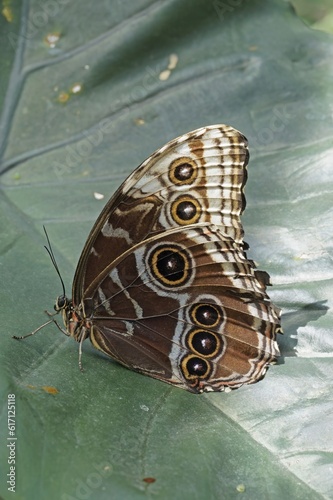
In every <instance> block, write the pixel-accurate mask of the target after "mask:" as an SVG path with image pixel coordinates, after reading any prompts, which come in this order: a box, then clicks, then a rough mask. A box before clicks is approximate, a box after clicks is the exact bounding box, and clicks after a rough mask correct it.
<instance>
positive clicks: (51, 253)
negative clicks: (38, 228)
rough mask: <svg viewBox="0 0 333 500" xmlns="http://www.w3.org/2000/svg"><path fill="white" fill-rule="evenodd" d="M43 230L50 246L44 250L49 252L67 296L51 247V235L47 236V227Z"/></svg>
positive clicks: (64, 293)
mask: <svg viewBox="0 0 333 500" xmlns="http://www.w3.org/2000/svg"><path fill="white" fill-rule="evenodd" d="M43 229H44V233H45V236H46V240H47V244H48V247H47V246H46V245H44V248H45V250H46V251H47V253H48V254H49V256H50V259H51V262H52V264H53V266H54V269H55V270H56V272H57V274H58V276H59V279H60V283H61V286H62V291H63V295H64V296H66V291H65V284H64V282H63V279H62V277H61V274H60V271H59V267H58V264H57V261H56V258H55V256H54V253H53V250H52V246H51V242H50V238H49V235H48V234H47V231H46V227H45V226H43Z"/></svg>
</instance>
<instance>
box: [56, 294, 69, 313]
mask: <svg viewBox="0 0 333 500" xmlns="http://www.w3.org/2000/svg"><path fill="white" fill-rule="evenodd" d="M67 302H68V301H67V297H66V296H65V295H59V297H58V298H57V300H56V303H55V304H54V310H55V311H57V312H58V311H61V309H64V308H65V307H66V305H67Z"/></svg>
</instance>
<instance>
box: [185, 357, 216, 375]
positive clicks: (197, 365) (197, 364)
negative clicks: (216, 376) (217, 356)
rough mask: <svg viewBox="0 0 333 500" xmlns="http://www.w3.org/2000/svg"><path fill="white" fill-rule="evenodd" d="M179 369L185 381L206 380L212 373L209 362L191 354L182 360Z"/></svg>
mask: <svg viewBox="0 0 333 500" xmlns="http://www.w3.org/2000/svg"><path fill="white" fill-rule="evenodd" d="M181 369H182V372H183V375H184V377H185V378H186V379H187V380H196V379H198V378H200V379H205V378H208V377H209V375H210V373H211V371H212V368H211V364H210V363H209V361H206V360H205V359H202V358H200V357H199V356H194V355H192V354H189V355H188V356H185V357H184V358H183V359H182V361H181Z"/></svg>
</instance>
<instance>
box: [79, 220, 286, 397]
mask: <svg viewBox="0 0 333 500" xmlns="http://www.w3.org/2000/svg"><path fill="white" fill-rule="evenodd" d="M91 292H92V295H91V296H90V297H89V298H88V297H87V300H86V304H87V306H86V311H85V312H86V315H87V316H90V315H92V317H93V328H92V332H91V340H92V342H93V344H94V345H95V346H96V347H97V348H99V349H102V350H103V351H104V352H106V353H107V354H109V355H110V356H112V357H113V358H115V359H117V360H118V361H119V362H121V363H122V364H124V365H126V366H128V367H130V368H132V369H135V370H137V371H140V372H142V373H145V374H147V375H150V376H152V377H155V378H159V379H162V380H164V381H166V382H169V383H172V384H174V385H177V386H180V387H183V388H187V389H189V390H191V391H193V392H202V391H203V390H206V391H207V390H215V391H219V390H221V389H223V388H224V387H231V388H236V387H239V386H240V385H243V384H244V383H252V382H256V381H257V380H258V379H260V378H261V377H262V376H263V375H264V373H265V371H266V369H267V366H268V364H269V363H270V362H272V361H274V360H275V358H276V356H278V354H279V351H278V347H277V344H276V341H275V336H276V331H277V330H278V328H279V311H278V310H277V309H276V308H275V307H274V306H273V305H272V304H271V303H270V300H269V298H268V296H267V294H266V286H265V283H264V282H263V281H262V275H259V279H258V277H257V276H256V270H255V268H254V264H253V263H252V262H251V261H248V260H247V259H246V256H245V255H244V252H243V250H242V248H241V247H240V246H239V245H238V244H237V243H235V242H234V241H233V240H232V239H231V238H228V237H226V236H225V235H224V234H223V233H222V232H221V231H220V230H219V229H218V228H217V227H215V226H209V225H201V226H189V227H188V230H187V231H186V232H185V231H183V230H182V229H176V230H169V231H167V232H165V233H161V234H160V235H159V236H157V237H154V238H151V239H150V240H148V241H146V242H145V243H144V244H139V245H137V246H136V247H135V248H134V249H132V250H131V251H130V252H127V253H126V254H124V255H123V256H121V257H120V258H119V259H118V260H117V261H116V262H115V265H111V266H108V268H106V269H105V271H104V272H103V277H101V280H100V282H99V283H97V282H95V283H94V286H93V287H91ZM88 304H89V305H88Z"/></svg>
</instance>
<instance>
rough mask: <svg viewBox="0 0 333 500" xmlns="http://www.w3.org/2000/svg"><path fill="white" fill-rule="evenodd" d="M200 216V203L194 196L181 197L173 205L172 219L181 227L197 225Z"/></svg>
mask: <svg viewBox="0 0 333 500" xmlns="http://www.w3.org/2000/svg"><path fill="white" fill-rule="evenodd" d="M200 215H201V206H200V203H199V202H198V200H197V199H195V198H194V197H193V196H189V195H187V196H180V197H179V198H177V199H176V200H175V201H174V202H173V203H172V205H171V216H172V219H173V220H174V221H175V222H176V223H177V224H179V225H181V226H184V225H187V224H195V223H196V222H198V220H199V219H200Z"/></svg>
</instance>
